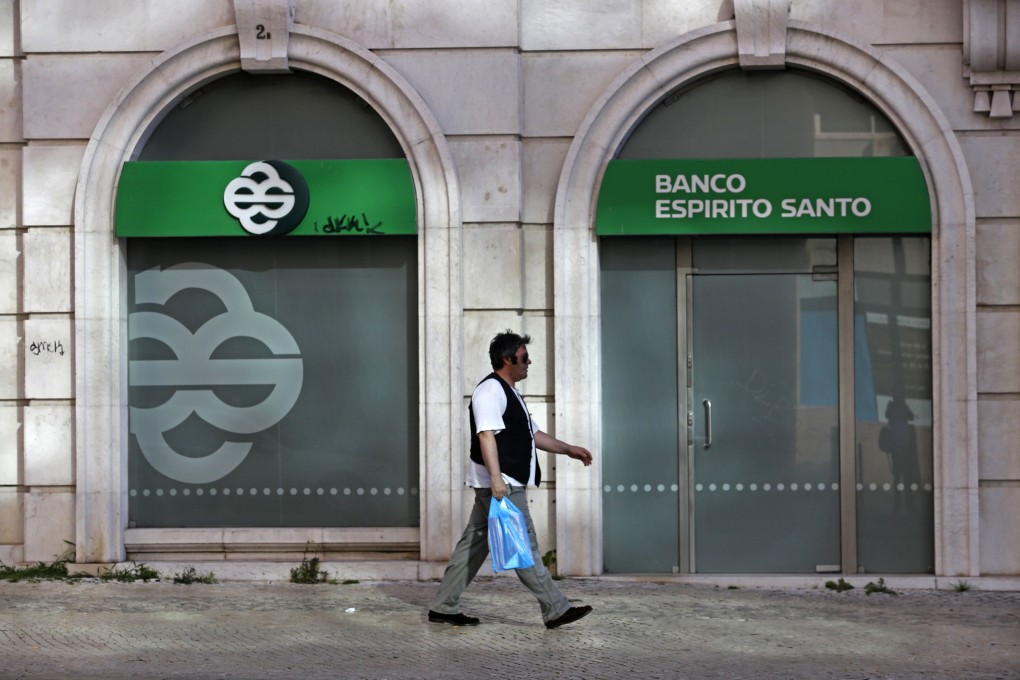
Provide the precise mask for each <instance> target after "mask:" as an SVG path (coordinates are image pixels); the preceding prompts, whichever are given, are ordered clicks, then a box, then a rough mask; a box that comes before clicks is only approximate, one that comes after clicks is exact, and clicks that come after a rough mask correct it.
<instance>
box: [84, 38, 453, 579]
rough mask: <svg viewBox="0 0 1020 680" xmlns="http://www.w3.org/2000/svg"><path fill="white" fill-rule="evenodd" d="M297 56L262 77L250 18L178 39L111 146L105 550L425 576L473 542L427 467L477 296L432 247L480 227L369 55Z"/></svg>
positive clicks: (96, 336)
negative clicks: (466, 540)
mask: <svg viewBox="0 0 1020 680" xmlns="http://www.w3.org/2000/svg"><path fill="white" fill-rule="evenodd" d="M232 36H233V37H232ZM289 48H290V51H289V58H290V62H289V68H288V69H284V70H283V71H284V72H281V69H279V68H276V69H270V70H269V72H255V73H248V72H244V71H241V70H239V69H238V68H237V65H238V60H237V41H236V33H233V32H232V31H229V30H224V31H219V32H216V33H213V34H209V35H206V36H201V37H199V38H197V39H196V40H195V41H194V43H192V44H191V45H190V46H185V47H182V48H181V49H179V50H176V51H173V52H169V53H166V54H164V55H163V56H162V57H161V60H160V61H159V62H158V63H156V62H154V65H153V69H152V70H151V71H149V72H146V73H143V74H142V76H141V77H140V78H139V79H138V81H137V82H136V83H134V84H133V85H132V86H131V87H129V88H127V89H126V90H125V92H124V93H123V94H122V96H121V98H120V100H119V101H117V102H116V103H115V104H114V105H113V106H111V108H110V110H109V111H108V113H107V115H106V116H105V117H104V119H103V120H102V121H101V123H100V126H99V128H98V129H97V132H96V135H95V138H94V140H93V143H92V145H91V146H90V147H89V152H88V153H87V154H86V157H85V161H84V165H83V172H82V176H81V180H80V182H79V191H78V197H77V201H78V202H77V213H78V216H79V221H78V225H79V230H80V231H79V238H78V244H77V245H78V248H79V257H78V258H76V261H77V262H78V263H79V266H80V267H82V268H86V269H88V276H82V277H81V280H82V281H83V282H84V285H83V286H82V287H81V289H80V290H79V291H78V309H79V310H81V314H80V319H81V321H80V322H79V324H78V333H79V347H80V348H81V349H80V350H79V365H78V377H79V383H78V384H79V397H78V408H79V413H80V414H81V417H80V418H79V437H78V457H79V459H78V469H79V495H78V505H79V513H78V517H79V523H80V524H81V526H82V527H83V529H85V530H84V531H80V532H79V537H78V550H79V559H80V560H84V561H89V562H95V563H104V562H107V563H108V562H116V561H120V560H124V559H131V560H148V561H163V562H175V561H187V562H189V563H196V562H202V561H209V560H214V561H223V560H228V561H240V562H244V561H248V562H249V563H251V561H252V560H255V561H264V562H265V563H267V564H264V566H263V567H261V568H256V572H257V574H258V575H260V576H263V577H265V576H271V575H272V574H274V573H275V572H274V571H273V568H272V567H271V566H269V564H268V563H272V562H276V563H279V564H282V565H285V564H286V563H287V562H291V563H292V562H293V561H294V560H300V558H301V556H302V555H303V554H308V553H309V552H311V553H314V554H316V555H318V556H319V557H321V558H323V559H324V560H330V561H361V562H365V561H372V560H381V561H382V563H383V564H389V565H391V566H389V567H385V566H384V567H382V568H381V571H379V570H377V571H378V572H379V573H381V574H384V575H390V576H394V577H403V578H408V577H410V578H415V577H417V576H418V564H419V560H420V559H424V560H430V559H434V560H438V559H440V558H441V557H442V555H443V554H445V552H446V551H448V549H449V547H448V545H447V543H448V539H447V536H446V535H445V534H443V535H442V536H440V537H439V538H438V539H437V540H436V541H432V540H430V538H429V536H428V531H429V526H430V524H429V518H432V520H433V521H434V522H437V523H443V520H444V517H445V516H446V515H448V514H449V513H451V512H452V509H451V507H452V505H453V500H454V499H457V498H459V494H460V489H459V486H455V485H454V484H453V482H452V480H451V479H450V477H449V475H448V473H438V474H437V473H435V472H432V473H430V471H429V468H428V466H426V465H425V464H423V461H424V460H426V456H427V453H428V451H430V450H436V449H437V448H438V449H440V450H441V451H442V453H440V454H437V455H438V457H439V458H449V457H451V456H452V455H454V454H453V453H452V452H451V451H450V447H449V445H448V443H447V442H448V441H449V440H450V439H449V438H450V437H453V438H456V436H457V435H458V433H459V429H460V415H461V414H460V410H459V408H458V409H456V410H454V408H453V402H454V401H455V399H456V397H455V396H454V395H455V394H456V391H455V390H456V388H454V387H453V385H458V388H459V383H458V378H459V370H458V369H456V368H454V367H451V365H450V362H449V355H448V353H446V352H443V351H438V348H439V347H448V346H449V343H450V338H451V337H459V334H460V331H459V318H457V317H454V316H451V315H450V314H449V312H448V310H449V308H450V306H451V304H458V303H457V299H458V298H457V296H458V295H459V288H458V287H456V286H451V282H452V281H455V280H456V279H455V277H454V276H453V275H451V273H450V270H449V269H447V268H446V267H443V268H437V267H430V266H427V265H426V264H425V262H428V261H435V262H449V261H450V259H451V257H450V251H449V249H450V244H451V240H450V237H449V234H450V233H456V230H457V229H458V228H459V217H458V214H457V212H456V200H455V199H454V195H455V192H456V184H455V182H454V181H453V180H452V178H453V177H454V173H453V170H452V167H451V166H450V161H449V154H448V151H447V150H446V149H445V147H444V146H443V145H444V141H443V138H442V136H441V135H440V134H439V133H438V126H437V125H436V123H435V121H434V119H433V118H432V116H431V114H430V112H429V111H428V109H427V107H425V106H424V103H423V102H422V101H421V100H420V98H419V97H418V96H417V94H416V93H415V92H414V91H413V89H412V88H410V87H409V86H408V85H407V84H406V83H405V82H404V81H403V80H402V79H401V78H400V77H399V76H398V75H397V74H396V73H395V72H393V71H392V70H390V69H388V68H387V67H386V66H385V65H382V64H376V65H375V66H374V70H372V77H371V78H366V73H367V72H368V71H366V64H370V63H372V62H374V61H376V59H375V58H374V57H373V56H372V55H371V54H370V53H368V52H367V51H366V50H364V49H363V48H361V47H359V46H358V45H356V44H354V43H351V42H350V41H348V40H346V39H344V38H341V37H339V36H335V35H331V34H324V33H322V32H316V31H313V30H308V29H302V28H301V27H296V28H294V30H293V32H292V33H291V34H290V39H289ZM453 242H454V243H455V242H456V240H455V239H454V241H453ZM455 269H456V268H455V267H454V271H455ZM111 292H112V293H113V294H112V295H111ZM424 338H430V339H433V340H434V341H435V342H436V343H438V344H436V345H430V344H429V343H425V342H424V341H423V339H424ZM426 365H430V366H433V367H434V368H435V369H438V370H439V372H440V374H439V375H438V376H435V375H434V376H431V378H430V379H428V380H427V379H426V368H425V367H426ZM458 406H459V404H458ZM437 433H441V434H437ZM423 489H429V490H430V493H425V492H423ZM444 494H447V495H446V496H444ZM430 503H431V504H432V505H434V506H439V507H440V508H441V509H440V510H433V511H432V512H431V513H430V512H429V511H428V510H427V508H428V507H429V504H430ZM432 552H435V555H434V556H433V555H432V554H431V553H432ZM280 569H283V572H281V573H284V572H285V569H284V568H283V567H280ZM280 569H277V571H280ZM241 573H246V572H244V571H243V569H242V572H241Z"/></svg>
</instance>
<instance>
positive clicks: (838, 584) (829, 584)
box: [825, 576, 854, 593]
mask: <svg viewBox="0 0 1020 680" xmlns="http://www.w3.org/2000/svg"><path fill="white" fill-rule="evenodd" d="M825 587H826V588H828V589H829V590H835V591H836V592H837V593H842V592H844V591H847V590H853V589H854V584H852V583H848V582H847V581H846V580H845V579H844V578H843V577H842V576H840V577H839V580H838V581H826V582H825Z"/></svg>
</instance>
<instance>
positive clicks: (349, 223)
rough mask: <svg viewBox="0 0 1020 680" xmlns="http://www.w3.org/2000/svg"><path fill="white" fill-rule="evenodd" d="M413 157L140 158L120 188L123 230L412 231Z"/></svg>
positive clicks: (150, 233)
mask: <svg viewBox="0 0 1020 680" xmlns="http://www.w3.org/2000/svg"><path fill="white" fill-rule="evenodd" d="M416 224H417V206H416V202H415V195H414V184H413V182H412V180H411V170H410V167H409V166H408V164H407V160H406V159H403V158H396V159H389V158H387V159H371V160H319V161H183V162H176V161H175V162H171V161H165V162H164V161H138V162H129V163H125V164H124V167H123V169H122V170H121V175H120V182H119V185H118V187H117V213H116V232H117V236H252V235H282V234H290V235H294V236H341V235H376V234H414V233H415V231H416Z"/></svg>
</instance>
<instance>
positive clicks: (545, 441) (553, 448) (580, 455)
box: [482, 430, 591, 465]
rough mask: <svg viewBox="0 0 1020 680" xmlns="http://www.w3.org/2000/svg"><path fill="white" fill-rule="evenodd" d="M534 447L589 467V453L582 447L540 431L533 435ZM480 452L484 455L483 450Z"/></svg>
mask: <svg viewBox="0 0 1020 680" xmlns="http://www.w3.org/2000/svg"><path fill="white" fill-rule="evenodd" d="M493 444H495V438H494V439H493ZM535 446H537V447H538V448H540V449H542V450H543V451H548V452H549V453H562V454H563V455H565V456H569V457H571V458H573V459H574V460H579V461H581V462H582V463H584V464H585V465H591V451H589V450H588V449H586V448H584V447H583V446H574V445H573V444H568V443H566V442H561V441H560V440H559V439H557V438H556V437H553V436H552V435H548V434H546V433H545V432H542V431H541V430H539V431H538V432H536V433H535ZM482 451H483V455H484V449H483V450H482Z"/></svg>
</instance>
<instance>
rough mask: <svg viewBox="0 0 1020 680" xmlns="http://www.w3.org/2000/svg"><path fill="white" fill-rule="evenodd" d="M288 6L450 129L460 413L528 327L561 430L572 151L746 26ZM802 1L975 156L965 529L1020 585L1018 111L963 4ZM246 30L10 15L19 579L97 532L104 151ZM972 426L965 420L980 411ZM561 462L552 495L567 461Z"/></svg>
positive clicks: (558, 2)
mask: <svg viewBox="0 0 1020 680" xmlns="http://www.w3.org/2000/svg"><path fill="white" fill-rule="evenodd" d="M738 2H739V0H738ZM293 4H294V10H295V11H294V22H295V24H301V25H304V26H311V27H314V28H316V29H321V30H323V31H328V32H331V33H334V34H337V35H340V36H343V37H345V38H347V39H350V40H352V41H354V42H356V43H358V44H360V45H362V46H364V47H365V48H367V49H369V50H371V51H372V53H373V54H374V55H376V56H377V57H379V58H380V59H381V60H383V61H384V62H385V64H387V65H388V66H389V67H390V68H392V69H394V70H395V71H396V72H397V73H399V75H400V76H401V77H402V78H404V79H406V81H407V82H408V83H409V84H410V85H411V86H412V87H413V88H414V90H416V92H417V93H418V94H419V95H420V96H421V98H422V99H423V100H424V103H425V105H426V106H427V107H428V109H429V110H430V111H431V112H432V114H433V115H434V116H435V118H436V120H437V121H438V124H439V127H440V128H441V131H442V133H443V135H444V136H445V140H446V143H447V144H448V148H449V151H450V155H451V157H452V162H453V164H454V166H455V168H456V175H457V180H458V182H459V201H460V206H459V211H460V217H461V225H459V236H458V238H459V239H460V241H459V248H460V251H459V260H458V263H457V266H458V267H460V271H459V272H457V276H458V277H459V278H460V279H461V281H462V294H461V295H460V296H459V297H457V298H456V299H457V300H458V305H459V309H457V310H454V311H453V313H455V314H456V313H459V314H460V315H461V317H462V333H463V337H462V339H460V341H459V342H458V343H457V347H458V351H460V354H459V356H457V357H454V358H453V359H451V360H452V361H455V362H456V361H459V362H460V365H459V366H458V367H457V372H456V374H457V375H458V376H459V377H460V379H461V382H462V388H461V390H460V392H461V394H460V396H461V397H462V398H464V399H465V400H466V397H467V395H468V394H470V391H471V389H472V387H473V385H474V384H475V382H477V380H478V379H480V378H481V377H482V376H484V375H485V373H486V372H487V371H488V365H487V357H486V353H485V352H486V348H487V343H488V340H489V338H490V337H491V336H492V335H493V334H494V333H495V332H497V331H498V330H501V329H503V328H507V327H509V328H514V329H517V330H519V331H521V332H525V333H529V334H531V336H532V337H533V345H532V347H531V355H532V358H533V360H534V361H535V365H534V367H533V369H532V377H530V378H529V379H528V380H527V381H526V382H525V383H523V384H522V387H523V392H524V394H525V396H526V397H527V398H528V399H529V401H530V403H532V404H533V405H534V406H535V407H536V409H537V410H538V412H539V414H540V419H542V420H543V421H544V423H545V424H546V426H547V429H549V430H550V431H552V432H554V433H555V432H556V431H557V423H556V416H557V414H558V413H561V410H560V409H558V408H557V403H556V394H555V383H556V380H555V377H556V370H557V367H556V365H555V361H554V360H555V356H554V355H555V335H556V331H557V329H556V327H555V323H554V317H555V315H556V310H555V309H554V290H553V280H554V268H555V267H556V266H557V263H556V262H555V260H554V245H553V244H554V228H553V227H554V225H553V223H554V208H555V201H556V192H557V188H558V186H559V181H560V172H561V170H562V168H563V164H564V160H565V159H566V157H567V154H568V149H569V147H570V144H571V142H572V141H573V138H574V135H575V134H576V133H577V131H578V129H579V128H580V127H581V126H582V125H583V124H584V121H585V118H586V116H587V115H589V112H590V111H591V110H592V107H593V106H594V105H595V104H596V102H597V101H598V100H599V98H600V97H601V96H602V95H603V94H604V93H605V92H606V91H607V90H608V89H609V88H611V86H612V85H613V83H614V81H615V80H616V79H617V78H618V77H619V76H620V74H621V73H623V72H624V71H625V70H626V69H627V68H629V67H630V66H631V65H632V64H634V63H635V62H636V60H639V59H642V58H644V57H645V56H646V55H648V54H649V53H650V51H653V50H655V49H656V48H657V47H659V46H661V45H663V44H665V43H666V42H668V41H672V40H675V39H676V37H677V36H679V35H681V34H683V33H686V32H688V31H693V30H697V29H701V28H704V27H707V26H711V25H714V24H717V23H718V22H720V21H729V20H731V19H732V18H733V14H734V1H733V0H691V1H689V2H684V3H677V2H672V1H670V0H643V1H640V0H487V1H482V0H449V1H447V2H442V3H437V2H434V1H433V0H354V1H351V2H344V3H336V2H333V1H332V0H294V3H293ZM789 7H790V11H789V17H790V21H791V22H800V25H811V26H814V27H816V30H818V31H820V32H825V33H830V34H833V35H836V36H839V37H840V38H842V39H843V40H845V41H848V42H851V43H854V44H859V45H863V46H866V47H867V49H869V50H873V51H875V52H877V53H880V54H881V55H883V56H884V57H886V58H887V59H889V60H891V61H892V62H894V63H895V64H897V65H898V67H899V68H901V69H902V70H903V71H904V73H905V74H907V76H908V77H909V78H911V79H913V80H914V81H916V82H917V84H918V87H919V88H920V89H922V90H923V91H925V92H926V93H927V95H928V96H929V97H930V98H931V101H932V106H933V107H934V108H937V109H938V110H939V111H940V112H941V114H942V115H943V116H944V117H945V119H946V120H947V121H948V122H949V125H950V126H951V130H948V131H947V134H948V135H949V136H950V137H951V141H952V143H953V144H954V145H959V148H960V149H961V150H962V153H963V155H964V157H965V158H966V164H967V168H966V169H967V171H968V172H969V179H970V181H971V183H972V185H973V203H974V206H975V212H976V214H975V215H974V225H973V226H972V229H973V230H974V238H973V244H972V248H971V252H970V253H969V255H968V257H969V258H970V259H971V260H972V262H973V271H974V279H975V280H974V281H973V282H971V283H970V284H969V285H972V286H973V299H974V303H973V308H972V309H971V310H969V311H970V312H972V313H973V314H974V315H975V318H976V324H975V327H974V334H975V338H974V343H976V344H975V345H974V353H975V355H974V356H973V357H971V360H972V361H971V363H972V364H973V365H974V367H975V368H974V370H976V378H975V380H974V383H975V385H976V389H975V394H974V395H973V399H974V401H975V402H976V423H974V429H975V430H976V432H977V438H976V441H968V443H967V446H968V447H969V448H968V451H967V452H966V453H965V454H963V456H964V457H965V458H966V459H967V460H970V461H972V463H973V464H972V466H971V467H973V468H974V469H975V470H976V475H977V483H976V486H974V483H973V482H972V481H968V482H967V484H968V485H970V487H972V489H971V490H972V491H974V492H975V493H976V495H977V503H978V507H979V509H980V512H979V516H978V517H977V518H973V519H971V520H968V522H969V525H968V528H967V531H969V532H972V533H973V534H974V538H972V539H969V540H970V541H971V545H975V546H976V547H977V550H978V553H979V557H978V559H977V564H978V565H979V567H978V571H979V572H980V573H981V574H989V575H994V574H1002V575H1013V576H1017V575H1020V528H1018V526H1020V525H1018V524H1017V523H1016V522H1014V521H1011V519H1010V518H1015V517H1016V516H1018V515H1020V443H1018V442H1020V438H1018V436H1017V434H1018V432H1017V425H1016V423H1017V422H1020V273H1018V272H1020V267H1018V266H1017V263H1018V261H1020V192H1018V191H1017V190H1016V177H1017V176H1018V175H1020V112H1018V113H1017V114H1016V115H1014V116H1013V117H1012V118H1005V119H992V118H990V117H989V116H988V115H987V114H984V113H974V112H973V111H972V100H973V92H972V90H971V88H970V86H969V84H968V83H967V81H966V80H965V79H964V72H963V63H962V56H963V49H964V48H963V42H964V21H963V16H962V13H961V8H960V3H959V1H958V0H857V1H855V2H831V1H829V0H792V2H791V3H790V5H789ZM234 16H235V15H234V3H233V2H232V0H137V1H134V2H130V3H124V2H123V1H122V0H90V2H88V3H81V2H71V1H70V0H20V1H19V0H0V561H2V562H5V563H12V562H22V561H35V560H50V559H52V558H53V557H54V556H56V555H58V554H60V553H62V552H63V551H64V550H65V548H66V545H67V544H66V543H65V542H66V541H71V542H74V541H75V540H76V531H79V530H80V529H79V528H77V527H80V526H81V524H80V522H81V517H76V503H75V489H76V463H77V461H78V457H77V455H76V451H75V448H74V447H75V437H74V436H73V432H74V429H75V417H76V416H75V384H76V381H75V377H76V376H75V367H76V364H75V356H76V350H77V349H78V348H76V347H75V332H74V325H75V320H76V315H75V309H74V300H75V289H76V286H80V285H82V283H83V282H81V281H76V280H75V277H76V272H77V276H87V275H88V274H87V272H88V271H89V270H88V267H86V266H84V264H83V263H75V262H74V253H75V243H74V239H75V235H74V234H75V232H74V229H75V225H74V221H75V210H74V205H75V190H76V184H77V182H78V179H79V174H80V171H81V166H82V162H83V157H84V156H85V153H86V147H87V145H88V143H89V140H90V138H91V137H92V135H93V132H94V130H95V129H96V126H97V124H98V123H99V122H100V119H101V117H102V116H103V115H104V112H106V111H107V110H108V108H109V107H110V105H111V102H113V101H115V100H116V99H117V97H118V96H119V95H120V93H121V92H122V91H123V90H124V89H125V88H127V87H130V86H131V85H132V83H133V82H134V81H135V79H136V78H138V77H139V74H141V73H145V72H147V71H149V70H151V69H152V68H153V67H152V64H153V63H154V61H156V60H158V59H159V58H160V55H163V54H165V53H166V52H167V51H173V50H176V49H179V47H180V46H181V45H182V44H192V43H195V42H196V41H197V40H198V39H199V37H200V36H202V35H204V34H209V33H210V32H213V31H217V30H221V29H224V27H230V26H232V25H233V24H234V21H235V19H234ZM1016 107H1017V108H1018V109H1020V102H1017V104H1016ZM455 226H456V225H455ZM76 264H77V265H80V266H76ZM111 294H116V291H111ZM460 347H462V348H463V349H462V350H459V348H460ZM84 379H85V380H88V377H87V376H85V377H84ZM960 410H961V414H960V415H961V418H962V419H964V421H965V420H966V418H967V411H968V405H966V404H964V405H961V407H960ZM465 418H466V417H465ZM961 427H966V422H964V424H963V425H961ZM579 443H584V442H579ZM458 447H461V448H458ZM453 449H454V450H453V451H452V452H447V453H442V454H441V453H440V452H438V451H432V452H429V454H428V455H433V456H449V460H447V459H446V458H443V464H444V465H445V466H446V467H448V468H449V469H450V470H457V469H458V468H459V466H460V463H459V460H462V459H463V455H464V452H463V448H462V445H461V444H460V443H454V445H453ZM596 455H598V452H597V451H596ZM545 464H546V467H547V469H548V470H549V471H550V473H551V474H550V475H549V477H550V479H551V480H553V481H554V480H555V476H556V475H555V465H554V461H551V460H547V461H546V462H545ZM450 474H452V475H453V476H454V477H456V474H457V473H456V472H451V473H450ZM451 481H452V483H453V485H454V486H456V484H457V480H456V479H453V480H451ZM556 497H557V496H556V485H555V483H553V484H550V485H548V486H545V487H544V488H543V491H542V492H541V493H540V494H538V495H537V496H536V504H538V505H540V506H542V508H548V512H545V511H539V512H538V513H537V514H536V519H537V518H538V517H542V518H544V519H543V520H541V521H542V523H543V524H542V526H540V527H539V533H540V535H541V538H542V542H543V546H542V548H543V550H545V549H551V548H552V547H554V542H555V536H556V514H557V513H556V510H555V501H556ZM453 514H454V515H455V516H454V517H453V518H452V519H450V520H449V521H447V522H445V523H444V522H437V523H436V524H437V526H440V525H441V526H443V527H444V534H443V535H442V536H437V537H434V540H446V539H447V538H448V537H447V536H446V535H445V534H446V533H450V534H454V533H458V532H459V527H458V526H457V525H459V524H460V523H461V520H460V517H459V516H456V515H457V511H456V510H454V512H453ZM76 525H77V527H76ZM426 572H427V570H426ZM426 572H423V573H426ZM972 575H975V576H976V575H978V574H977V573H975V574H972Z"/></svg>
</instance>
